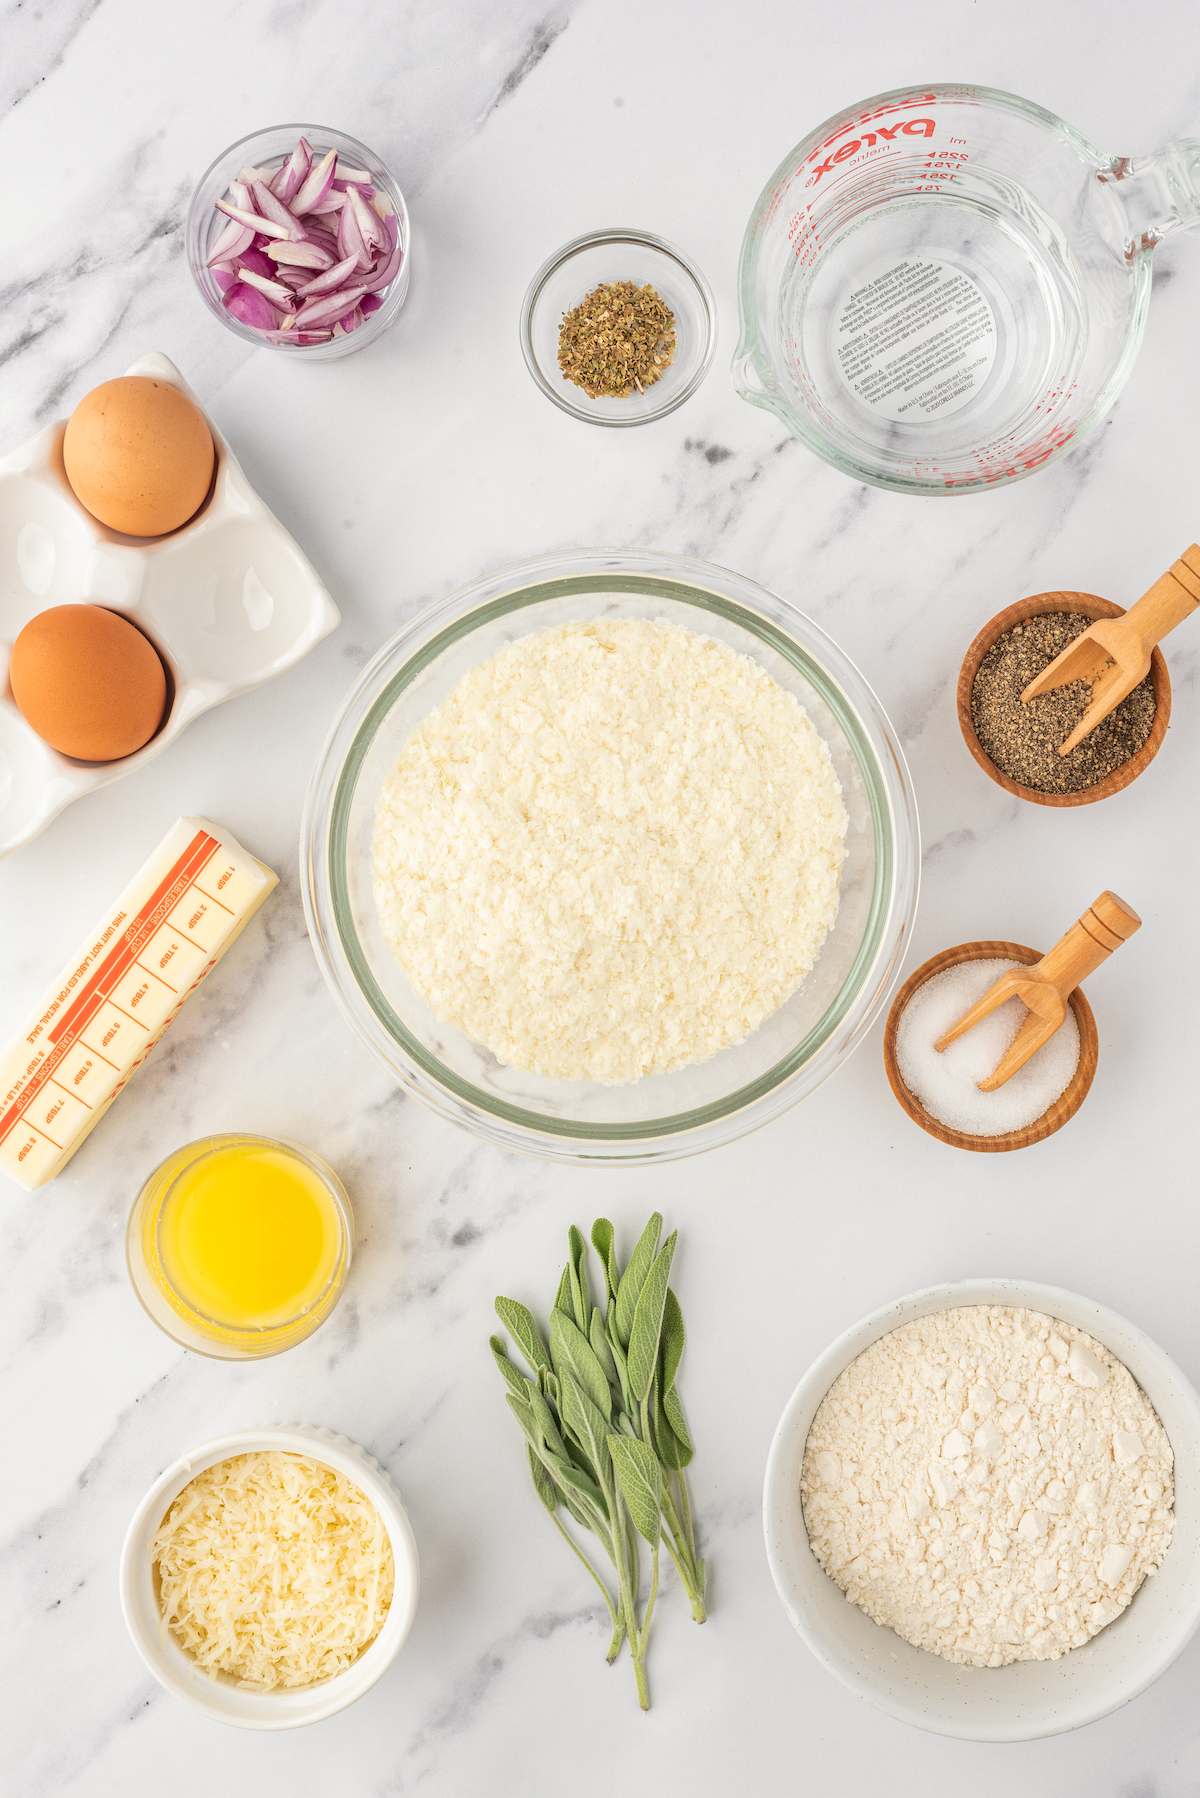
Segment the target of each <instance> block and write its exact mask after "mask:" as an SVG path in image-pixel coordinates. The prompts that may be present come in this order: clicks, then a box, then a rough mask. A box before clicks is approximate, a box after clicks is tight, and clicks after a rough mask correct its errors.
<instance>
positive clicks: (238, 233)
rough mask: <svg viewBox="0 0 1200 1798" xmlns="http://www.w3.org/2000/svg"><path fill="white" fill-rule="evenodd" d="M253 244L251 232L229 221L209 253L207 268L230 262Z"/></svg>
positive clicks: (234, 221) (231, 220) (232, 220)
mask: <svg viewBox="0 0 1200 1798" xmlns="http://www.w3.org/2000/svg"><path fill="white" fill-rule="evenodd" d="M253 242H254V233H253V231H248V230H247V229H246V227H245V226H244V225H239V224H238V223H237V222H236V220H234V219H230V221H229V223H228V224H227V225H226V227H225V229H224V230H223V231H222V233H221V235H220V237H218V239H217V241H216V243H214V245H213V247H212V249H211V251H210V252H209V257H208V266H209V268H212V267H213V265H214V264H215V263H218V262H230V261H232V259H233V258H234V257H235V256H238V255H240V254H241V252H242V251H243V250H248V249H249V248H250V245H251V244H252V243H253Z"/></svg>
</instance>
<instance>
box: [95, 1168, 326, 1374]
mask: <svg viewBox="0 0 1200 1798" xmlns="http://www.w3.org/2000/svg"><path fill="white" fill-rule="evenodd" d="M353 1235H354V1214H353V1212H352V1211H351V1208H350V1200H349V1198H348V1197H347V1194H346V1190H345V1188H344V1187H343V1185H342V1183H341V1181H340V1180H339V1179H338V1177H337V1175H336V1174H335V1173H334V1171H333V1169H332V1168H331V1167H329V1166H327V1165H326V1163H325V1162H323V1161H322V1160H321V1159H320V1158H319V1157H318V1156H316V1155H313V1154H311V1153H310V1152H309V1151H308V1150H307V1149H301V1148H298V1147H297V1146H296V1145H295V1144H293V1143H286V1142H273V1141H271V1140H270V1139H269V1138H267V1137H264V1136H246V1135H225V1136H207V1137H203V1138H201V1139H200V1140H199V1141H197V1142H192V1143H187V1144H185V1145H184V1147H183V1148H181V1149H177V1150H176V1151H175V1153H174V1154H173V1155H169V1156H168V1157H167V1159H166V1160H165V1161H164V1162H162V1163H160V1165H159V1166H158V1167H156V1168H155V1170H154V1172H153V1173H152V1174H151V1175H150V1177H149V1179H148V1180H147V1181H146V1182H145V1184H144V1185H143V1187H142V1189H141V1191H140V1192H139V1193H138V1196H137V1198H136V1199H135V1200H134V1204H133V1209H132V1210H131V1212H130V1214H129V1224H128V1228H127V1230H126V1235H125V1255H126V1261H127V1263H128V1267H129V1277H130V1279H131V1280H132V1282H133V1289H134V1291H135V1292H136V1293H137V1296H138V1298H139V1299H140V1300H141V1303H142V1305H143V1307H144V1309H145V1310H146V1311H147V1312H148V1313H149V1315H150V1316H151V1317H152V1318H153V1320H154V1322H155V1323H156V1324H157V1325H158V1327H159V1329H160V1330H163V1331H165V1333H166V1334H167V1335H168V1336H170V1337H172V1338H173V1340H174V1341H176V1342H178V1343H180V1344H181V1345H182V1347H184V1348H187V1349H191V1350H193V1351H194V1352H195V1353H196V1354H201V1355H211V1356H215V1357H216V1358H217V1359H219V1360H225V1361H240V1360H252V1359H258V1358H260V1357H262V1356H264V1355H277V1354H279V1353H281V1352H282V1350H284V1349H288V1348H292V1347H294V1345H295V1344H296V1343H298V1342H302V1341H303V1340H304V1338H305V1337H306V1336H311V1335H312V1333H313V1331H314V1330H316V1329H318V1328H319V1327H320V1326H321V1324H323V1323H324V1322H325V1319H326V1318H327V1317H328V1316H329V1314H330V1312H331V1311H332V1310H333V1308H334V1306H335V1305H336V1304H337V1302H338V1299H339V1298H340V1297H341V1294H342V1288H343V1287H344V1285H345V1283H346V1275H347V1274H348V1272H349V1270H350V1258H351V1251H352V1244H353Z"/></svg>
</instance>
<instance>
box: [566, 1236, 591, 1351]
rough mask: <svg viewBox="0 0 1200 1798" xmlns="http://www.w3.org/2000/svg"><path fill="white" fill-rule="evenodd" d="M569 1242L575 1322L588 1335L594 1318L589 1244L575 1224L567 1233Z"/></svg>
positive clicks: (569, 1264)
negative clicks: (588, 1263) (589, 1278)
mask: <svg viewBox="0 0 1200 1798" xmlns="http://www.w3.org/2000/svg"><path fill="white" fill-rule="evenodd" d="M567 1241H568V1243H569V1244H570V1249H571V1259H570V1261H569V1262H568V1264H567V1266H568V1270H569V1272H570V1276H571V1299H572V1302H573V1305H574V1309H575V1322H576V1323H577V1324H578V1325H579V1328H580V1329H581V1330H582V1331H583V1333H584V1335H586V1334H587V1330H588V1325H589V1324H590V1322H591V1318H592V1295H591V1292H590V1290H589V1288H588V1271H587V1243H586V1242H585V1241H584V1240H583V1237H582V1236H581V1235H580V1234H579V1231H578V1230H577V1229H576V1228H575V1226H574V1224H572V1225H571V1228H570V1229H569V1230H568V1231H567Z"/></svg>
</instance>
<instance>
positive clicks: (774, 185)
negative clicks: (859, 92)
mask: <svg viewBox="0 0 1200 1798" xmlns="http://www.w3.org/2000/svg"><path fill="white" fill-rule="evenodd" d="M967 95H970V96H972V97H973V98H975V99H980V100H983V101H986V102H988V103H989V104H994V105H996V106H998V107H1000V108H1003V109H1004V110H1006V111H1008V112H1016V113H1020V114H1022V115H1023V116H1024V117H1027V118H1031V119H1034V120H1036V122H1037V123H1039V124H1041V125H1044V126H1046V127H1048V128H1049V129H1050V130H1052V131H1053V132H1055V133H1056V134H1057V135H1059V136H1061V137H1063V138H1066V139H1067V140H1068V141H1069V142H1070V143H1071V144H1072V145H1073V147H1074V148H1075V149H1076V150H1077V151H1078V153H1079V154H1080V156H1082V157H1083V158H1084V159H1085V160H1086V161H1090V162H1093V163H1095V164H1096V166H1097V167H1100V168H1104V167H1108V166H1110V165H1111V163H1112V162H1113V161H1114V158H1113V157H1111V156H1110V155H1109V154H1108V152H1107V151H1106V150H1102V149H1101V148H1100V146H1099V145H1098V144H1096V143H1093V141H1092V139H1091V138H1090V137H1087V136H1086V135H1085V134H1084V133H1083V132H1082V131H1080V130H1078V129H1077V128H1076V127H1075V126H1074V125H1070V124H1068V123H1067V121H1066V119H1063V118H1060V117H1059V115H1058V114H1057V113H1055V112H1050V111H1049V110H1048V109H1047V108H1046V107H1045V106H1040V105H1039V104H1038V102H1037V101H1036V100H1026V99H1024V98H1023V97H1022V95H1020V94H1013V93H1009V92H1008V90H1007V89H1005V88H1000V87H988V86H987V85H986V84H985V83H983V82H978V81H928V82H915V83H912V84H910V85H909V86H907V87H893V88H889V89H887V91H886V92H884V93H880V94H869V95H867V97H866V98H865V99H862V100H856V101H855V102H854V103H853V104H852V105H850V106H843V107H840V108H839V109H838V111H837V112H834V113H831V114H830V115H829V117H828V118H827V119H825V120H824V121H823V122H822V123H821V124H820V125H816V126H814V127H813V129H812V130H811V131H809V132H807V133H806V134H805V136H804V137H802V138H800V140H799V141H798V142H797V143H796V144H794V145H793V146H792V148H791V149H790V150H789V151H788V153H787V155H786V156H784V157H783V159H782V161H780V162H779V163H778V164H777V165H776V167H775V168H774V169H773V170H772V171H771V173H770V175H768V177H767V179H766V182H765V183H764V185H763V187H762V188H761V190H760V192H759V195H758V198H757V199H756V200H755V202H754V205H753V207H752V208H751V211H750V217H749V219H748V221H747V224H746V229H745V232H744V234H743V236H742V247H741V250H740V251H739V253H738V270H737V294H738V328H739V335H738V346H737V349H736V350H735V351H734V353H733V361H732V363H731V365H730V373H731V375H732V377H733V385H734V391H735V392H736V393H737V395H738V397H739V398H740V399H743V400H745V401H746V403H747V404H748V405H751V406H758V407H759V408H760V409H761V410H762V411H764V412H771V413H773V414H774V416H775V417H776V418H778V419H779V421H780V422H781V423H782V424H784V425H786V426H787V428H788V430H789V431H790V432H791V433H792V436H793V437H795V438H796V439H797V441H798V442H800V443H802V444H803V445H804V446H805V448H806V449H810V450H812V452H813V454H814V455H817V456H820V457H821V459H822V461H824V462H828V463H829V465H830V466H831V467H832V468H836V469H837V470H838V471H839V472H840V473H841V474H845V475H849V476H850V477H851V479H852V480H855V481H865V482H866V483H867V484H868V486H871V487H882V488H883V489H884V491H885V492H888V493H909V494H915V495H918V496H921V497H924V498H930V499H962V498H964V497H966V496H969V495H971V494H977V493H992V492H995V491H996V490H997V489H998V488H1001V487H1011V486H1012V484H1013V482H1014V481H1024V480H1027V479H1028V478H1029V476H1030V475H1031V474H1037V473H1039V472H1040V470H1041V469H1043V468H1048V467H1049V466H1050V464H1051V463H1052V462H1057V461H1058V460H1059V458H1060V457H1061V456H1065V455H1066V454H1067V453H1068V452H1069V451H1070V450H1073V449H1077V448H1078V447H1079V445H1080V444H1081V443H1082V442H1083V440H1084V438H1085V437H1088V436H1090V435H1091V433H1092V431H1093V430H1094V429H1095V427H1096V426H1097V425H1098V424H1099V423H1100V420H1101V419H1102V418H1103V417H1104V416H1105V415H1106V413H1108V412H1109V411H1110V410H1111V408H1112V406H1113V405H1114V404H1115V403H1116V401H1117V399H1118V398H1119V397H1120V394H1121V390H1122V388H1123V387H1124V385H1125V383H1126V381H1127V380H1128V379H1129V376H1130V373H1131V371H1132V369H1133V365H1134V363H1135V362H1136V361H1137V357H1138V352H1139V350H1140V349H1141V347H1142V337H1143V335H1144V333H1145V329H1146V317H1147V313H1148V311H1149V307H1150V283H1151V267H1150V263H1151V257H1152V256H1153V253H1154V247H1155V246H1154V245H1153V244H1151V245H1149V246H1148V247H1146V248H1143V249H1141V250H1140V251H1139V252H1138V254H1137V255H1136V256H1135V257H1134V258H1133V263H1132V267H1133V275H1134V285H1133V289H1132V291H1131V293H1130V297H1129V310H1128V313H1127V317H1126V334H1125V344H1124V348H1123V350H1122V352H1121V355H1120V358H1119V360H1118V362H1117V365H1116V367H1115V368H1114V369H1113V372H1112V375H1111V377H1110V379H1109V382H1108V384H1107V386H1105V387H1103V388H1102V389H1101V390H1100V392H1099V394H1097V396H1096V398H1095V400H1094V401H1093V403H1092V405H1091V406H1090V407H1089V408H1088V410H1087V411H1086V412H1085V413H1084V414H1083V416H1082V417H1081V419H1080V421H1079V423H1078V425H1077V426H1076V428H1075V430H1074V431H1073V432H1072V433H1071V435H1070V436H1069V437H1068V438H1066V439H1065V441H1064V442H1062V443H1058V444H1056V445H1055V447H1054V448H1053V449H1052V450H1051V452H1050V453H1049V455H1047V456H1044V457H1043V458H1042V460H1041V461H1039V462H1036V463H1034V464H1033V465H1032V466H1029V467H1021V468H1019V469H1016V470H1014V471H1013V472H1007V471H1006V472H1005V473H1002V474H997V473H991V474H986V475H980V477H979V479H978V480H975V481H960V482H957V483H956V484H954V485H953V486H947V485H946V483H945V482H944V481H941V480H937V479H928V480H926V479H914V478H912V477H909V476H906V475H897V474H893V473H891V472H889V471H888V470H887V469H883V468H879V467H877V466H876V465H875V464H874V463H872V462H866V461H863V460H861V459H860V458H859V457H856V456H852V455H847V454H846V453H845V452H844V451H842V450H841V449H839V448H838V446H837V445H836V444H835V443H833V441H832V440H831V439H830V438H828V437H826V436H824V435H823V434H822V433H821V432H820V431H818V430H817V429H816V428H815V427H814V426H813V424H812V423H811V422H810V421H809V420H808V419H806V418H803V417H802V416H801V415H800V413H798V412H797V411H796V410H795V408H794V407H793V406H791V405H789V403H788V401H787V400H786V399H785V398H784V396H783V395H782V394H781V393H780V392H779V391H778V384H777V382H776V380H775V377H774V374H773V373H772V370H771V366H770V363H769V361H768V359H767V356H766V353H765V350H764V348H763V342H762V334H761V332H760V330H759V325H758V305H757V298H756V293H755V286H756V277H757V272H758V252H759V242H760V238H761V234H762V233H761V227H762V225H763V223H764V221H765V220H766V219H767V217H768V216H769V214H770V212H771V210H772V207H773V205H774V203H775V200H776V195H777V190H778V189H779V187H780V185H781V184H782V183H783V182H784V181H787V180H790V178H791V177H792V175H793V174H794V173H795V172H796V168H797V163H798V160H799V161H802V160H803V158H804V157H805V156H807V155H808V154H809V153H810V152H811V151H812V150H814V149H816V147H817V146H818V144H820V143H821V142H822V141H823V140H824V138H825V137H826V136H827V135H828V134H829V133H830V132H831V131H832V129H833V127H834V126H835V125H842V124H845V123H847V122H848V121H850V120H852V119H854V118H855V117H857V116H858V115H859V114H861V113H863V112H865V111H866V110H867V109H868V108H872V107H880V106H884V105H886V104H887V103H888V102H889V101H902V100H914V101H915V100H918V99H922V98H929V97H933V98H936V99H954V98H959V97H966V96H967ZM751 367H752V368H753V370H754V375H755V383H754V386H753V387H752V386H751V385H750V383H749V380H748V378H747V375H746V371H747V369H748V368H751ZM755 388H756V389H757V390H755Z"/></svg>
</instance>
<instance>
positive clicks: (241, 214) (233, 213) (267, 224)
mask: <svg viewBox="0 0 1200 1798" xmlns="http://www.w3.org/2000/svg"><path fill="white" fill-rule="evenodd" d="M217 211H218V212H223V213H224V214H225V216H226V218H231V219H235V220H236V221H237V223H238V224H239V225H244V226H245V227H246V229H247V230H248V231H253V232H254V233H255V234H256V235H257V236H259V237H287V236H289V235H290V233H289V232H288V229H287V227H286V225H277V224H276V223H275V221H274V219H269V218H260V217H259V216H258V214H257V213H254V212H246V211H244V210H243V209H242V207H240V206H233V205H231V204H230V202H229V201H228V200H218V201H217Z"/></svg>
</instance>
